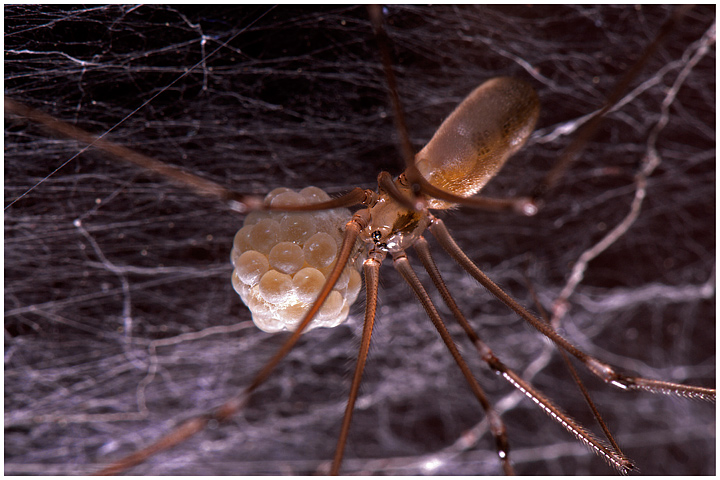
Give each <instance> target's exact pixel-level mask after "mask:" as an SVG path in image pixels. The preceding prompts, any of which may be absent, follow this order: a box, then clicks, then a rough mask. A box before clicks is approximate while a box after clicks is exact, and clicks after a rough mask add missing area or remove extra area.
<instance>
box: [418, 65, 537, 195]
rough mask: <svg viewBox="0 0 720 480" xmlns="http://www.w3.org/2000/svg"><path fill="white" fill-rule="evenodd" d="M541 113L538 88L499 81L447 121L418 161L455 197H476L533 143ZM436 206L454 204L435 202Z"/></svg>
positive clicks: (430, 178) (486, 85)
mask: <svg viewBox="0 0 720 480" xmlns="http://www.w3.org/2000/svg"><path fill="white" fill-rule="evenodd" d="M539 113H540V101H539V100H538V96H537V94H536V93H535V90H534V89H533V88H532V87H531V86H530V84H528V83H527V82H525V81H523V80H518V79H515V78H510V77H498V78H493V79H490V80H488V81H486V82H485V83H483V84H482V85H480V86H479V87H477V88H476V89H475V90H473V92H472V93H470V95H468V96H467V98H465V100H463V101H462V102H461V103H460V105H458V106H457V108H456V109H455V110H454V111H453V112H452V114H450V116H449V117H448V118H447V119H445V121H444V122H443V123H442V125H440V128H439V129H438V130H437V132H435V135H433V137H432V139H431V140H430V142H429V143H428V144H427V145H426V146H425V148H423V149H422V150H421V151H420V152H419V153H418V154H417V155H416V157H415V161H416V165H417V168H418V170H419V171H420V173H422V175H423V176H424V177H425V178H426V179H427V180H428V181H429V182H430V183H431V184H432V185H434V186H436V187H438V188H441V189H443V190H446V191H448V192H450V193H454V194H455V195H459V196H462V197H469V196H471V195H474V194H476V193H477V192H478V191H480V189H481V188H482V187H484V186H485V184H486V183H487V182H488V181H489V180H490V179H491V178H492V177H493V176H494V175H495V174H496V173H497V172H498V170H500V167H502V165H503V164H504V163H505V161H506V160H507V159H508V157H510V155H512V154H513V153H515V152H517V151H518V150H519V149H520V148H521V147H522V146H523V145H524V144H525V142H526V141H527V139H528V137H529V136H530V133H531V132H532V131H533V128H535V122H536V121H537V118H538V115H539ZM428 203H429V206H430V208H448V207H450V206H452V204H451V203H448V202H444V201H441V200H436V199H431V200H430V201H429V202H428Z"/></svg>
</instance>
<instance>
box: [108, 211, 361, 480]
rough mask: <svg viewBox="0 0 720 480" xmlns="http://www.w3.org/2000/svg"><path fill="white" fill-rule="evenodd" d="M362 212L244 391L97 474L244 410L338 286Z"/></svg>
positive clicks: (123, 465) (136, 461)
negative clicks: (294, 323) (310, 299)
mask: <svg viewBox="0 0 720 480" xmlns="http://www.w3.org/2000/svg"><path fill="white" fill-rule="evenodd" d="M363 212H364V211H363ZM363 212H359V213H358V214H356V215H355V216H354V217H353V218H352V220H350V221H349V222H348V223H347V224H346V225H345V235H344V236H343V242H342V245H341V246H340V253H339V255H338V259H337V262H336V263H335V266H334V267H333V269H332V271H331V272H330V275H328V278H327V280H326V281H325V284H324V285H323V288H322V290H320V294H319V295H318V298H317V299H316V300H315V303H313V305H312V307H310V310H308V311H307V313H306V314H305V317H304V318H303V320H302V322H300V324H299V325H298V328H297V330H295V332H293V334H292V335H291V336H290V338H288V339H287V340H286V341H285V343H284V344H283V345H282V347H280V350H278V351H277V353H276V354H275V355H274V356H273V357H272V358H271V359H270V360H269V361H268V362H267V363H266V364H265V366H264V367H263V368H262V369H261V370H260V371H259V372H258V373H257V374H256V375H255V378H253V380H252V382H250V385H248V386H247V387H245V389H243V390H242V392H240V393H239V394H238V395H236V396H234V397H233V398H231V399H230V400H228V401H227V402H225V403H223V404H222V405H220V406H219V407H218V408H216V409H214V410H213V411H211V412H208V413H206V414H204V415H201V416H198V417H194V418H191V419H189V420H186V421H184V422H183V423H181V424H180V426H178V427H176V428H175V429H173V430H172V431H171V432H170V433H168V434H166V435H164V436H163V437H162V438H160V440H158V441H156V442H155V443H153V444H152V445H149V446H147V447H145V448H143V449H142V450H140V451H138V452H135V453H132V454H130V455H128V456H126V457H125V458H122V459H120V460H118V461H116V462H114V463H112V464H110V465H108V466H107V467H105V468H103V469H102V470H100V471H99V472H98V473H97V474H98V475H117V474H119V473H122V472H124V471H125V470H127V469H128V468H130V467H133V466H135V465H138V464H140V463H142V462H144V461H145V460H146V459H148V458H150V457H151V456H153V455H155V454H156V453H158V452H161V451H163V450H167V449H169V448H172V447H174V446H175V445H177V444H179V443H181V442H183V441H185V440H187V439H188V438H190V437H191V436H193V435H195V434H196V433H198V432H200V431H202V430H203V429H204V428H205V426H206V425H207V424H208V423H209V422H210V421H211V420H215V421H218V422H223V421H226V420H227V419H229V418H230V417H232V416H233V415H235V414H236V413H237V412H238V411H240V410H241V409H242V408H244V407H245V405H246V404H247V401H248V399H249V398H250V395H251V394H252V393H253V392H254V391H255V390H256V389H257V388H258V387H259V386H260V385H262V384H263V383H264V382H265V380H267V379H268V377H269V376H270V374H271V373H272V371H273V370H274V369H275V367H276V366H277V364H278V363H280V361H281V360H282V359H283V358H285V356H286V355H287V354H288V353H290V351H291V350H292V349H293V347H294V346H295V344H296V343H297V341H298V340H299V339H300V336H301V335H302V332H303V330H305V328H306V327H307V326H308V324H309V323H310V322H311V321H312V319H313V318H314V317H315V315H316V314H317V312H318V311H320V308H321V307H322V306H323V303H324V302H325V300H326V299H327V297H328V295H330V292H331V291H332V289H333V287H334V286H335V284H336V283H337V281H338V278H340V274H341V273H342V271H343V270H344V269H345V265H346V264H347V261H348V258H350V254H351V253H352V249H353V247H354V246H355V241H356V240H357V237H358V235H359V234H360V231H361V230H362V229H363V228H365V226H366V225H367V217H366V216H364V215H362V213H363Z"/></svg>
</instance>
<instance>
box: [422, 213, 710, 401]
mask: <svg viewBox="0 0 720 480" xmlns="http://www.w3.org/2000/svg"><path fill="white" fill-rule="evenodd" d="M430 231H431V232H432V234H433V235H434V236H435V238H436V239H437V240H438V242H439V243H440V245H441V246H442V247H443V248H444V249H445V251H447V252H448V254H450V256H451V257H452V258H453V259H454V260H455V261H456V262H457V263H458V264H460V266H461V267H463V268H464V269H465V271H466V272H468V273H469V274H470V275H471V276H472V277H473V278H475V280H477V281H478V282H480V284H481V285H482V286H483V287H485V288H486V289H488V290H489V291H490V293H492V294H493V295H494V296H495V297H497V299H498V300H500V301H501V302H503V303H504V304H505V305H507V306H508V307H510V309H511V310H513V311H514V312H515V313H517V314H518V315H520V317H522V318H523V319H524V320H525V321H526V322H528V323H529V324H530V325H532V326H533V327H534V328H535V329H536V330H538V331H539V332H540V333H542V334H543V335H545V336H546V337H548V338H549V339H550V340H552V341H553V342H554V343H555V345H557V346H558V347H560V348H561V349H563V350H565V351H566V352H568V353H570V354H571V355H573V356H574V357H575V358H577V359H578V360H580V361H581V362H582V363H583V365H585V367H586V368H587V369H588V370H590V371H591V372H592V373H593V374H595V375H596V376H597V377H599V378H600V379H602V380H603V381H604V382H606V383H609V384H612V385H614V386H616V387H618V388H621V389H625V390H645V391H648V392H652V393H663V394H667V395H678V396H682V397H688V398H698V399H701V400H707V401H712V402H714V401H715V389H714V388H704V387H695V386H691V385H683V384H679V383H672V382H665V381H661V380H651V379H647V378H642V377H635V376H628V375H623V374H621V373H619V372H617V371H615V369H614V368H612V367H611V366H610V365H608V364H606V363H604V362H601V361H600V360H598V359H596V358H595V357H593V356H591V355H588V354H587V353H585V352H583V351H582V350H580V349H579V348H577V347H576V346H575V345H573V344H572V343H570V342H568V341H567V340H566V339H565V338H563V337H562V336H560V334H558V333H557V332H556V331H555V329H554V328H553V327H552V326H551V325H550V324H548V323H545V322H543V321H541V320H539V319H537V318H536V317H535V316H534V315H532V314H531V313H530V312H528V311H527V310H526V309H525V308H524V307H522V306H521V305H520V304H518V303H517V302H516V301H515V300H513V299H512V297H510V296H509V295H508V294H507V293H505V292H504V291H503V290H502V289H501V288H500V287H498V286H497V285H496V284H495V282H493V281H492V280H490V278H488V276H487V275H485V274H484V273H483V272H482V271H481V270H480V269H479V268H478V267H477V265H475V263H473V261H472V260H470V259H469V258H468V257H467V255H465V253H464V252H463V251H462V250H461V249H460V247H459V246H458V245H457V243H455V240H453V238H452V236H451V235H450V232H449V231H448V230H447V228H446V227H445V224H444V223H443V221H442V220H440V219H437V218H434V217H433V219H432V221H431V223H430Z"/></svg>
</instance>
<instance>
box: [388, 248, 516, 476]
mask: <svg viewBox="0 0 720 480" xmlns="http://www.w3.org/2000/svg"><path fill="white" fill-rule="evenodd" d="M393 266H394V267H395V269H396V270H397V271H398V272H399V273H400V275H401V276H402V277H403V279H404V280H405V281H406V282H407V284H408V285H410V288H412V290H413V292H414V293H415V295H416V296H417V298H418V300H419V301H420V303H421V304H422V306H423V308H424V309H425V312H426V313H427V315H428V317H430V320H431V321H432V322H433V325H434V326H435V328H436V329H437V331H438V333H439V334H440V337H442V340H443V342H444V343H445V346H446V347H447V348H448V350H450V353H451V354H452V356H453V358H454V359H455V363H457V365H458V367H459V368H460V370H461V371H462V374H463V376H464V377H465V380H466V381H467V382H468V385H470V389H471V390H472V392H473V394H474V395H475V397H476V398H477V399H478V402H480V405H481V406H482V408H483V410H485V415H486V416H487V419H488V422H489V424H490V431H491V432H492V434H493V436H494V437H495V447H496V449H497V454H498V456H499V457H500V460H501V462H502V466H503V471H504V472H505V474H506V475H512V474H513V473H514V471H513V468H512V464H511V463H510V456H509V452H510V445H509V443H508V437H507V429H506V428H505V424H504V423H503V421H502V419H501V418H500V415H498V413H497V412H496V411H495V409H494V408H493V407H492V405H491V404H490V401H489V400H488V399H487V396H486V395H485V392H484V391H483V389H482V387H480V384H479V383H478V382H477V380H476V379H475V377H474V376H473V374H472V372H471V371H470V367H468V365H467V363H466V362H465V360H464V359H463V358H462V356H461V355H460V352H459V351H458V349H457V347H456V346H455V342H454V341H453V339H452V337H451V336H450V332H448V330H447V328H446V327H445V324H444V323H443V321H442V318H440V314H439V313H438V312H437V309H436V308H435V305H434V304H433V302H432V300H431V299H430V296H429V295H428V293H427V291H426V290H425V287H423V285H422V283H420V280H419V279H418V277H417V275H415V271H414V270H413V268H412V266H411V265H410V262H409V261H408V259H407V257H406V256H405V254H404V253H398V254H393Z"/></svg>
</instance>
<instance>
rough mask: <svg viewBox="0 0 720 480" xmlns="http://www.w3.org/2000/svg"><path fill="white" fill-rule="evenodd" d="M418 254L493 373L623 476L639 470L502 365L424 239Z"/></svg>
mask: <svg viewBox="0 0 720 480" xmlns="http://www.w3.org/2000/svg"><path fill="white" fill-rule="evenodd" d="M415 251H416V252H417V253H418V256H419V257H420V261H421V262H422V264H423V267H425V270H427V272H428V274H430V278H431V279H432V281H433V283H434V284H435V287H436V288H437V289H438V291H439V292H440V295H441V296H442V298H443V301H444V302H445V304H446V305H447V306H448V308H449V309H450V311H452V313H453V316H454V317H455V319H456V320H457V322H458V323H459V324H460V326H461V327H462V328H463V330H465V333H466V334H467V336H468V338H469V339H470V341H471V342H472V343H473V345H474V346H475V348H476V349H477V351H478V353H479V354H480V356H481V357H482V359H483V360H484V361H485V363H487V364H488V366H489V367H490V368H491V369H492V370H493V371H495V372H496V373H498V374H499V375H502V377H503V378H504V379H505V380H507V381H508V382H510V384H511V385H512V386H513V387H515V388H517V389H518V390H520V391H521V392H522V393H524V394H525V395H526V396H527V397H528V398H530V399H531V400H532V401H533V402H534V403H535V404H536V405H538V406H539V407H540V408H541V409H542V410H543V411H544V412H545V413H547V414H548V415H550V417H551V418H552V419H553V420H555V421H556V422H558V423H559V424H560V425H562V426H563V427H564V428H565V429H566V430H567V431H568V432H570V433H571V434H573V435H574V436H575V438H577V439H578V440H579V441H580V442H582V443H583V444H585V445H586V446H588V448H590V450H592V451H593V452H594V453H596V454H597V455H599V456H601V457H602V458H603V459H604V460H605V461H606V462H608V464H610V465H611V466H613V467H615V468H616V469H618V471H620V472H622V473H627V472H629V471H630V470H632V469H634V468H635V467H634V465H633V463H632V461H630V460H629V459H628V458H627V457H625V455H624V454H623V453H622V452H621V451H620V449H619V448H617V445H616V444H615V443H614V442H613V441H612V440H611V442H612V445H608V444H606V443H605V442H603V441H602V440H600V439H598V438H597V437H596V436H595V435H593V434H592V433H591V432H589V431H588V430H587V429H585V428H584V427H583V426H582V425H580V424H579V423H578V422H577V421H576V420H575V419H573V418H572V417H571V416H570V415H568V414H566V413H565V412H563V411H562V409H560V408H559V407H558V406H557V405H555V404H554V403H553V402H552V400H550V399H549V398H548V397H546V396H545V395H544V394H542V393H541V392H539V391H538V390H536V389H535V388H534V387H533V386H532V385H530V384H529V383H528V382H526V381H525V380H523V379H522V378H521V377H520V376H519V375H518V374H517V373H515V372H514V371H512V370H511V369H510V368H508V367H507V366H506V365H505V364H504V363H502V362H501V361H500V360H499V359H498V358H497V357H496V356H495V354H494V353H493V352H492V350H491V349H490V347H488V345H487V344H486V343H485V342H483V341H482V340H481V339H480V336H479V335H478V333H477V332H476V331H475V330H474V329H473V328H472V326H471V325H470V323H469V322H468V321H467V319H466V318H465V315H463V313H462V312H461V311H460V308H459V307H458V305H457V303H456V302H455V299H454V298H453V297H452V295H451V294H450V291H449V290H448V288H447V286H446V285H445V282H444V281H443V279H442V276H441V275H440V271H439V270H438V268H437V266H436V265H435V261H434V260H433V258H432V255H431V253H430V249H429V248H428V245H427V241H426V240H425V239H424V238H422V237H421V238H420V239H419V240H418V241H417V242H415ZM610 438H612V437H610Z"/></svg>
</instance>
